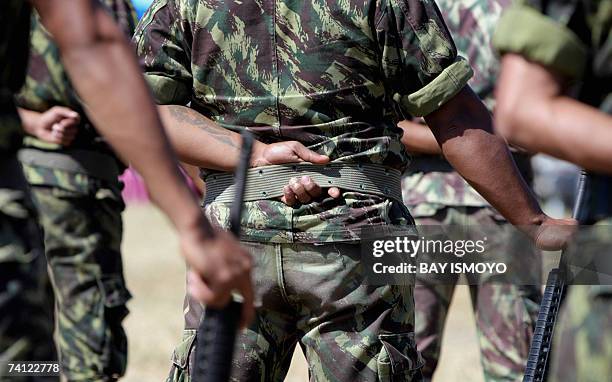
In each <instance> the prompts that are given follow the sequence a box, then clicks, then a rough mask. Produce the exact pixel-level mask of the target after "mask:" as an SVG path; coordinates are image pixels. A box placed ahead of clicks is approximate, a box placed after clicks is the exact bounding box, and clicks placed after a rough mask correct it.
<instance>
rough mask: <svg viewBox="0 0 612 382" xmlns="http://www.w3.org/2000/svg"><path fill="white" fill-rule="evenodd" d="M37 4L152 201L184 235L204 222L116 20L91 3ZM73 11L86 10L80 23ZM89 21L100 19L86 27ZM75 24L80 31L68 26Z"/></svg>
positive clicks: (93, 112)
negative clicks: (139, 175)
mask: <svg viewBox="0 0 612 382" xmlns="http://www.w3.org/2000/svg"><path fill="white" fill-rule="evenodd" d="M36 4H37V8H38V9H39V11H40V13H41V16H43V23H44V22H45V21H46V22H47V24H46V25H48V26H49V27H50V28H49V29H50V30H51V31H52V33H53V34H54V36H55V37H56V40H57V42H58V45H59V47H60V51H61V52H62V61H63V63H64V66H65V67H66V69H67V72H68V74H69V75H70V78H71V80H72V83H73V84H74V86H75V88H76V90H77V92H78V94H79V95H80V97H81V98H82V99H83V101H84V104H85V105H86V109H87V112H88V115H89V117H90V119H91V120H92V122H93V123H94V125H95V126H96V128H97V129H98V130H99V131H100V133H101V134H102V135H103V136H104V137H105V138H106V139H107V140H108V142H109V143H110V144H111V145H112V146H113V148H115V150H116V151H117V153H118V154H119V155H120V156H121V157H122V158H123V159H124V160H125V161H126V162H129V163H130V164H132V165H133V166H134V167H135V168H136V169H137V170H138V172H139V173H140V174H141V175H142V176H143V177H144V179H145V182H146V184H147V187H148V190H149V191H150V194H151V196H152V199H153V200H154V201H155V202H156V203H157V204H158V206H159V207H160V208H161V209H162V210H163V211H164V212H165V213H166V214H167V215H168V217H169V218H170V219H171V220H172V222H173V223H174V225H175V226H176V227H177V229H178V230H179V231H189V230H192V229H193V228H194V226H196V225H200V224H203V218H202V213H201V211H200V209H199V207H198V205H197V203H196V201H195V199H194V198H193V196H192V195H191V193H190V191H189V189H188V188H187V185H186V183H185V181H184V180H183V179H182V177H181V175H180V172H179V171H178V162H177V160H176V158H175V156H174V154H173V152H172V150H171V147H170V144H169V142H168V140H167V138H166V136H165V134H164V131H163V128H162V126H161V122H160V120H159V117H158V115H157V112H156V110H155V106H154V104H153V101H152V99H151V96H150V94H149V92H148V89H147V87H146V84H145V82H144V79H143V78H142V75H141V73H140V69H139V68H138V65H137V62H136V59H135V56H134V54H133V52H132V51H131V49H130V47H129V45H128V42H127V40H126V39H125V38H124V37H123V35H122V33H121V31H120V30H119V29H118V28H117V27H116V25H115V24H114V23H113V21H112V20H111V19H110V16H108V15H107V14H106V12H105V11H103V10H101V9H100V8H97V7H96V6H94V5H93V3H89V2H85V1H78V2H70V5H69V3H67V2H65V1H64V2H54V3H53V5H56V4H57V5H58V7H54V6H53V5H52V4H50V3H45V2H44V1H37V2H36ZM60 5H61V6H60ZM70 12H75V13H79V12H80V13H79V17H76V19H77V20H76V21H75V20H74V19H73V18H71V15H70ZM86 15H91V16H87V17H85V16H86ZM72 17H74V15H72ZM86 20H95V21H94V22H93V23H89V24H84V25H80V23H86ZM74 22H76V25H72V27H71V28H73V29H74V30H73V29H71V28H65V26H66V25H67V24H70V23H74ZM76 32H79V33H76ZM117 68H120V69H121V70H116V69H117Z"/></svg>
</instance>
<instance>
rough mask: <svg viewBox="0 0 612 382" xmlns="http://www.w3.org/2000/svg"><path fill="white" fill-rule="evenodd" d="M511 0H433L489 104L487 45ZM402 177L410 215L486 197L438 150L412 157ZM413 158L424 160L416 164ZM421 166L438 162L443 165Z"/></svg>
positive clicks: (491, 75) (494, 64)
mask: <svg viewBox="0 0 612 382" xmlns="http://www.w3.org/2000/svg"><path fill="white" fill-rule="evenodd" d="M510 2H511V0H437V1H436V3H437V4H438V7H440V11H441V12H442V16H443V17H444V20H445V21H446V25H447V26H448V29H449V31H450V34H451V35H452V37H453V40H454V41H455V45H456V46H457V51H458V52H459V54H460V55H461V56H464V57H467V58H468V60H469V62H470V65H471V66H472V69H473V70H474V76H473V77H472V78H471V79H470V81H469V85H470V87H471V88H472V89H473V90H474V92H476V94H478V96H479V97H480V99H481V100H483V102H484V103H485V105H486V106H487V108H489V110H491V111H492V110H493V107H494V105H495V100H494V97H493V90H494V88H495V81H496V79H497V75H498V72H499V58H498V57H497V54H496V52H495V49H494V48H493V42H492V39H493V32H494V31H495V27H496V25H497V23H498V21H499V18H500V16H501V13H502V10H503V9H505V8H506V7H507V6H508V5H509V4H510ZM416 162H417V163H415V166H413V167H412V168H411V169H410V173H409V175H407V176H406V177H405V178H404V180H403V183H402V192H403V194H404V202H405V203H406V205H407V206H408V207H409V208H410V211H411V213H412V215H413V216H415V217H421V216H431V215H433V214H435V213H436V212H437V211H438V210H439V209H440V208H444V207H448V206H454V207H459V206H469V207H485V206H488V205H489V203H488V202H487V201H486V200H485V199H484V198H483V197H482V196H480V194H479V193H478V192H476V190H474V189H473V188H472V187H471V186H470V185H469V184H468V183H467V182H466V181H465V180H464V179H463V178H462V177H461V176H460V175H459V174H458V173H457V172H455V171H454V170H453V169H452V168H451V166H450V164H448V163H447V162H446V161H445V160H444V159H443V158H441V157H440V156H437V157H436V156H430V155H423V156H421V157H419V158H418V160H417V161H416ZM419 164H424V166H422V168H421V167H420V166H419ZM427 168H441V169H443V171H437V170H432V171H428V170H427Z"/></svg>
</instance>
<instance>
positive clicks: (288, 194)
mask: <svg viewBox="0 0 612 382" xmlns="http://www.w3.org/2000/svg"><path fill="white" fill-rule="evenodd" d="M281 201H282V202H283V203H285V204H286V205H288V206H293V205H295V203H297V198H296V197H295V194H294V193H293V191H291V187H289V186H285V187H283V197H282V198H281Z"/></svg>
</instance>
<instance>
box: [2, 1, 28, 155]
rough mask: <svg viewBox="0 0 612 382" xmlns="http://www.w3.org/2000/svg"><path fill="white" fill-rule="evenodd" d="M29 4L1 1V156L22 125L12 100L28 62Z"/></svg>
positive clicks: (14, 144) (10, 147)
mask: <svg viewBox="0 0 612 382" xmlns="http://www.w3.org/2000/svg"><path fill="white" fill-rule="evenodd" d="M29 20H30V5H29V3H28V2H27V1H24V0H2V1H0V155H2V153H5V152H10V151H15V150H16V149H17V148H18V147H19V146H20V144H21V136H22V135H21V126H20V123H19V117H18V115H17V109H16V108H15V103H14V102H13V94H15V93H16V92H17V91H18V90H19V88H20V87H21V85H22V84H23V81H24V78H25V70H26V67H27V62H28V36H29V25H30V24H29Z"/></svg>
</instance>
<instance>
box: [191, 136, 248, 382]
mask: <svg viewBox="0 0 612 382" xmlns="http://www.w3.org/2000/svg"><path fill="white" fill-rule="evenodd" d="M252 148H253V136H252V135H251V133H249V132H247V131H245V132H243V133H242V149H241V151H240V161H239V163H238V167H237V168H236V172H235V185H236V186H235V194H234V203H233V204H232V207H231V211H230V231H231V232H232V233H233V234H234V236H236V237H237V238H238V237H240V218H241V215H242V204H243V199H244V190H245V188H246V173H247V170H248V168H249V164H250V159H251V151H252ZM241 311H242V303H240V302H238V301H236V300H235V299H232V301H230V302H229V304H227V306H226V307H225V308H223V309H213V308H206V309H205V310H204V318H203V319H202V322H201V323H200V326H199V328H198V332H197V335H196V338H197V346H196V351H195V359H194V371H193V375H192V381H193V382H227V381H229V378H230V373H231V370H232V357H233V353H234V343H235V342H236V332H237V331H238V323H239V321H240V314H241Z"/></svg>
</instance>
